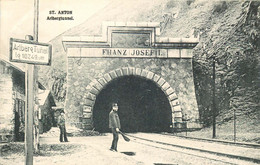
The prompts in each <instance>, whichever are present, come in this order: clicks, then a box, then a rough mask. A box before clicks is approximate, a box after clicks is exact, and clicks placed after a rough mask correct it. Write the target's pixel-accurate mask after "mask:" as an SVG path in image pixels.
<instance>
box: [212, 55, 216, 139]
mask: <svg viewBox="0 0 260 165" xmlns="http://www.w3.org/2000/svg"><path fill="white" fill-rule="evenodd" d="M212 67H213V73H212V74H213V75H212V76H213V84H212V90H213V92H212V93H213V94H212V95H213V96H212V97H213V100H212V127H213V132H212V138H216V100H215V97H216V94H215V90H216V89H215V88H216V87H215V86H216V85H215V79H216V71H215V70H216V66H215V55H213V63H212Z"/></svg>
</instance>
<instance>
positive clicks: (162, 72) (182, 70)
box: [65, 58, 199, 129]
mask: <svg viewBox="0 0 260 165" xmlns="http://www.w3.org/2000/svg"><path fill="white" fill-rule="evenodd" d="M123 67H133V68H140V69H145V70H148V71H151V72H153V73H155V74H157V75H159V76H161V77H162V78H163V79H164V80H165V81H166V82H167V83H169V85H170V86H171V87H172V88H173V89H174V90H175V93H176V95H177V97H178V101H179V103H178V104H180V107H181V111H182V112H181V115H184V114H186V115H187V116H186V117H187V118H188V119H190V121H191V122H196V121H197V120H198V119H199V114H198V107H197V102H196V98H195V91H194V82H193V72H192V59H190V58H189V59H176V58H172V59H162V58H161V59H158V58H150V59H144V58H68V77H67V78H68V82H67V84H68V89H67V98H66V107H65V111H66V116H67V122H68V124H71V125H76V126H78V127H83V128H86V129H91V125H90V126H89V127H86V126H82V124H81V122H82V120H84V118H83V119H82V117H83V114H82V113H83V112H82V111H83V106H84V105H86V104H87V99H86V97H87V96H86V95H87V93H88V92H89V89H88V88H87V87H88V85H89V84H90V83H91V82H93V81H94V80H95V79H96V80H98V79H99V78H102V77H103V76H104V74H106V73H109V72H110V71H113V70H116V69H118V68H123ZM180 117H182V116H180ZM84 122H85V123H86V121H83V123H84ZM87 123H91V121H87Z"/></svg>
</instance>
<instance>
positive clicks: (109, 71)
mask: <svg viewBox="0 0 260 165" xmlns="http://www.w3.org/2000/svg"><path fill="white" fill-rule="evenodd" d="M156 25H159V24H155V23H146V24H145V23H142V24H141V23H131V24H129V23H122V22H121V23H120V24H119V23H114V22H110V23H106V24H105V26H104V25H103V26H102V27H103V32H102V34H103V37H92V38H91V37H88V38H86V37H85V38H84V36H82V37H78V36H76V37H71V36H70V37H68V38H66V37H65V38H64V40H63V43H64V45H65V49H66V50H67V56H68V73H67V85H68V88H67V96H66V103H65V104H66V105H65V107H66V109H65V110H66V114H67V118H68V120H67V121H68V122H69V124H70V125H76V126H77V127H80V128H84V129H92V128H93V107H94V106H95V104H96V98H97V97H98V95H99V93H100V92H101V91H102V90H103V89H104V88H105V87H106V86H107V85H108V84H109V83H111V82H112V81H113V80H116V79H117V78H120V77H124V76H135V77H142V78H143V79H144V80H149V81H152V82H154V83H155V84H156V85H157V87H158V88H159V89H160V90H161V91H163V92H164V94H165V97H166V98H167V100H168V103H169V105H170V108H171V119H172V120H171V122H172V123H171V127H182V126H183V118H185V119H186V120H187V119H188V120H189V124H188V125H189V127H191V128H197V127H200V125H199V123H198V119H199V112H198V107H197V103H196V97H195V91H194V81H193V71H192V52H191V51H190V50H191V49H192V48H193V47H194V46H195V45H196V44H197V40H196V39H194V38H192V39H187V38H186V39H185V38H184V39H178V38H177V39H175V38H160V37H159V35H157V34H158V33H159V32H160V29H159V27H158V26H156ZM104 27H105V28H104ZM157 28H158V29H157ZM115 31H116V32H117V34H118V33H120V34H123V35H122V36H120V37H118V38H116V39H115V38H113V33H115ZM136 31H138V34H142V33H143V34H147V33H148V34H150V35H148V36H151V38H147V35H144V37H143V38H142V36H138V38H135V36H131V37H129V36H128V35H125V34H126V33H127V32H132V33H137V32H136ZM140 31H141V32H140ZM152 36H157V37H156V38H153V37H152ZM144 38H145V39H144ZM111 41H117V42H116V45H113V43H115V42H112V43H111ZM126 42H127V44H126ZM100 43H101V44H100ZM129 43H131V44H129ZM84 44H86V45H84ZM140 44H141V45H142V44H143V45H142V46H144V48H140V47H138V45H140ZM129 45H133V47H130V46H129ZM145 46H146V47H145ZM104 47H105V48H104ZM118 47H119V48H118ZM129 47H130V48H129ZM133 52H135V53H133ZM141 52H143V53H142V57H140V56H141ZM149 52H150V53H149ZM158 52H159V53H158ZM146 55H147V56H146ZM125 88H127V86H126V87H125ZM119 99H120V98H119ZM155 100H156V98H155ZM151 101H152V100H151ZM169 127H170V126H169Z"/></svg>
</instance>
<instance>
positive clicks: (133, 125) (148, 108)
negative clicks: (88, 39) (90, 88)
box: [93, 76, 172, 132]
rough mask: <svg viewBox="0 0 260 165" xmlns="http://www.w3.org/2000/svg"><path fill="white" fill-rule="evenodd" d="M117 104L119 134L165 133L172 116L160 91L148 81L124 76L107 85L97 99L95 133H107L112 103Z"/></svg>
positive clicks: (165, 98)
mask: <svg viewBox="0 0 260 165" xmlns="http://www.w3.org/2000/svg"><path fill="white" fill-rule="evenodd" d="M113 102H117V103H118V107H119V110H118V115H119V118H120V122H121V130H122V131H125V132H167V131H169V129H170V125H171V120H172V113H171V107H170V104H169V101H168V99H167V97H166V95H165V94H164V93H163V91H162V90H161V89H160V88H159V87H158V86H157V85H156V84H155V83H154V82H153V81H151V80H148V79H145V78H142V77H137V76H123V77H120V78H117V79H115V80H112V81H111V82H110V83H109V84H107V85H106V86H105V87H104V88H103V89H102V90H101V92H100V93H99V94H98V96H97V98H96V102H95V105H94V109H93V122H94V127H95V130H97V131H99V132H110V129H109V128H108V115H109V112H110V111H111V103H113Z"/></svg>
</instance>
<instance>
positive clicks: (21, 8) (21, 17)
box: [0, 0, 111, 58]
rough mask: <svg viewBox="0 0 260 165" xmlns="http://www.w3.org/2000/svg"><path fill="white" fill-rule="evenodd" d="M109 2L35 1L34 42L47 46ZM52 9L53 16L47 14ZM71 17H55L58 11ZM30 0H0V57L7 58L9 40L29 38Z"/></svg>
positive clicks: (75, 0) (31, 13)
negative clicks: (52, 17) (36, 32)
mask: <svg viewBox="0 0 260 165" xmlns="http://www.w3.org/2000/svg"><path fill="white" fill-rule="evenodd" d="M109 2H111V0H39V32H38V33H39V36H38V41H39V42H42V43H47V42H49V41H50V40H51V39H53V38H55V37H56V36H58V35H59V34H61V33H63V32H65V31H66V30H68V29H70V28H72V27H74V26H77V25H79V24H81V23H83V22H84V21H86V20H87V19H88V18H89V17H90V16H91V15H93V14H94V13H96V12H98V11H99V10H101V9H102V8H104V7H105V6H106V5H107V4H108V3H109ZM52 10H54V11H55V13H56V14H50V11H52ZM63 10H67V11H71V12H72V14H58V13H59V11H63ZM48 16H50V17H51V16H55V17H57V16H65V17H71V16H72V17H73V19H74V20H63V21H58V20H47V17H48ZM33 20H34V0H0V57H2V58H6V57H7V58H8V57H9V40H10V38H11V37H12V38H16V39H25V36H26V35H32V36H33Z"/></svg>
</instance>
